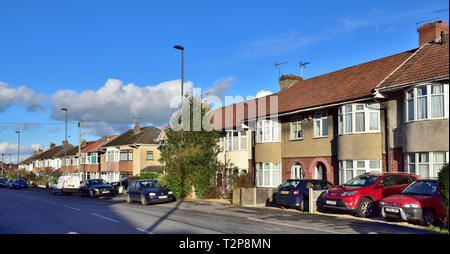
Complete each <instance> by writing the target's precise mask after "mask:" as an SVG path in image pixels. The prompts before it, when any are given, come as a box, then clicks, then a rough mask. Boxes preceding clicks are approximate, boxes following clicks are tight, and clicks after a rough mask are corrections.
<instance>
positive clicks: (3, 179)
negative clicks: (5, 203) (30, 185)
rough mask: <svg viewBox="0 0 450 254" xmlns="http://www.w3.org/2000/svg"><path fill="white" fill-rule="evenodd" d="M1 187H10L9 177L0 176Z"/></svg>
mask: <svg viewBox="0 0 450 254" xmlns="http://www.w3.org/2000/svg"><path fill="white" fill-rule="evenodd" d="M0 187H2V188H3V187H8V178H6V177H0Z"/></svg>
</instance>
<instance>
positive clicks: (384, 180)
mask: <svg viewBox="0 0 450 254" xmlns="http://www.w3.org/2000/svg"><path fill="white" fill-rule="evenodd" d="M418 178H419V176H418V175H414V174H408V173H365V174H362V175H359V176H357V177H355V178H353V179H352V180H350V181H348V182H347V183H345V184H343V185H338V186H335V187H333V188H331V189H329V190H328V191H327V192H326V193H325V195H324V197H325V204H324V205H323V206H324V207H325V208H327V209H340V210H345V211H350V212H352V213H356V214H357V215H358V216H359V217H372V216H374V215H376V214H377V213H378V212H379V205H378V202H379V201H380V200H381V199H383V198H385V197H388V196H391V195H394V194H398V193H400V192H402V191H403V190H404V189H405V188H406V187H407V186H408V185H409V184H411V183H412V182H414V181H415V180H416V179H418Z"/></svg>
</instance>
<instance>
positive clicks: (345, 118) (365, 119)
mask: <svg viewBox="0 0 450 254" xmlns="http://www.w3.org/2000/svg"><path fill="white" fill-rule="evenodd" d="M338 125H339V135H341V134H352V133H374V132H379V131H380V104H379V103H364V104H351V105H344V106H341V107H339V109H338Z"/></svg>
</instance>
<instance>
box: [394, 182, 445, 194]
mask: <svg viewBox="0 0 450 254" xmlns="http://www.w3.org/2000/svg"><path fill="white" fill-rule="evenodd" d="M438 188H439V183H438V182H435V181H417V182H415V183H412V184H411V185H409V186H408V187H407V188H406V189H404V190H403V191H402V194H407V195H426V196H433V195H434V194H436V191H437V189H438Z"/></svg>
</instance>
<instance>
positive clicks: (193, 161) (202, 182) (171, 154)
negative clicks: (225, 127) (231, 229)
mask: <svg viewBox="0 0 450 254" xmlns="http://www.w3.org/2000/svg"><path fill="white" fill-rule="evenodd" d="M199 105H202V106H201V107H200V109H199V108H198V107H199ZM184 107H187V110H188V111H187V112H188V113H185V114H184V116H183V117H184V119H183V120H184V121H186V123H187V119H186V116H188V117H189V118H190V119H189V120H190V121H189V124H190V128H189V131H176V130H174V129H173V128H167V129H166V141H165V144H164V145H162V146H161V158H160V162H161V163H162V164H163V165H164V168H165V171H166V175H165V177H164V183H165V184H166V185H167V186H168V187H169V188H170V189H172V190H173V191H174V194H175V196H176V197H177V198H182V197H186V196H187V195H189V194H190V192H191V189H192V186H194V187H195V190H196V194H197V195H198V196H199V197H206V196H208V195H209V193H210V192H211V191H212V190H213V188H214V186H215V180H214V179H215V175H216V173H217V172H218V171H219V170H220V169H221V167H222V166H223V165H221V163H220V162H219V161H218V160H217V155H218V154H219V152H220V146H219V134H218V133H217V132H215V131H206V130H204V128H201V130H199V131H194V124H199V123H198V119H197V121H196V122H194V114H197V115H196V116H197V117H198V112H196V113H194V112H195V110H194V108H196V109H197V110H200V112H201V114H200V115H201V119H204V118H205V117H208V115H209V114H210V113H211V112H210V109H209V107H205V105H204V104H203V103H202V102H201V98H199V97H195V96H191V97H189V98H187V99H186V101H185V104H184ZM181 114H182V113H181V112H178V113H176V114H175V115H174V119H176V120H175V121H177V122H178V124H180V123H181ZM186 125H187V124H186Z"/></svg>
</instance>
